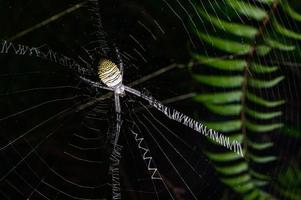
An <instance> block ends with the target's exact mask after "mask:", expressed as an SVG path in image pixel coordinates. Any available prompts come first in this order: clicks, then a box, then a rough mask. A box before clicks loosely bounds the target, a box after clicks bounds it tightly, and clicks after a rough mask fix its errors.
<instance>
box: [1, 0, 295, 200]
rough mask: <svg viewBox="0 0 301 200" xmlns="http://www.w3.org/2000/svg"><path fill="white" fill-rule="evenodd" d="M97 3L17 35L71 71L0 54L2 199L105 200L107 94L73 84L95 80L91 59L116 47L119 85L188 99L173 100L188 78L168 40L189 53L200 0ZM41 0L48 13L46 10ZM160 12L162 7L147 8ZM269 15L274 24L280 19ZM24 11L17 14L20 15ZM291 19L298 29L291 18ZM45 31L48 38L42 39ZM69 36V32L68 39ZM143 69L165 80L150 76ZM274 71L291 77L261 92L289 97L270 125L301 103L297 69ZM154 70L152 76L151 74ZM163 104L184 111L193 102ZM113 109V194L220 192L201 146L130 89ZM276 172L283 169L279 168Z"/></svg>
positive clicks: (291, 117) (211, 195) (286, 143)
mask: <svg viewBox="0 0 301 200" xmlns="http://www.w3.org/2000/svg"><path fill="white" fill-rule="evenodd" d="M95 2H96V1H92V4H88V5H84V6H83V9H80V10H78V11H77V12H75V13H74V14H71V15H69V16H66V17H64V18H63V19H60V20H61V21H60V22H59V23H58V22H56V23H53V24H51V25H48V26H46V27H45V28H43V29H41V30H38V31H36V32H33V33H31V36H30V37H29V36H25V37H24V38H23V39H22V40H21V41H20V43H23V44H28V45H29V46H37V47H41V46H40V45H41V43H42V44H44V43H46V44H47V45H46V47H45V45H44V46H43V47H44V49H43V48H42V49H41V51H44V52H45V53H47V52H48V46H51V48H52V49H59V50H60V51H59V52H60V53H58V55H63V54H65V55H67V56H68V57H70V58H73V59H74V60H75V61H76V62H77V63H80V64H79V65H80V66H81V67H80V68H76V69H74V68H72V67H70V65H69V64H68V65H67V68H66V67H62V66H59V65H60V63H55V62H53V60H52V62H50V61H49V57H48V58H47V59H46V60H44V61H43V60H40V59H38V58H35V57H33V56H30V55H29V56H28V55H27V56H17V55H11V54H9V55H1V66H4V67H1V94H2V95H1V96H0V101H1V105H2V106H1V110H3V111H1V117H0V123H1V125H0V128H1V129H0V133H1V140H0V141H1V168H0V170H1V176H0V178H1V179H0V180H1V184H0V185H1V186H0V195H1V199H111V198H112V197H111V195H112V187H113V185H112V174H111V172H110V170H109V169H110V156H111V152H112V147H111V145H110V140H111V133H112V131H114V127H115V125H116V121H115V120H116V119H115V114H114V102H113V98H112V96H111V95H110V94H108V93H107V92H106V91H104V90H99V89H95V88H92V87H90V86H89V85H87V84H85V83H83V82H82V81H80V80H79V79H78V74H80V75H85V76H87V77H88V78H90V79H92V80H93V79H94V80H96V77H95V75H93V73H92V72H93V71H94V72H95V68H93V66H96V64H97V60H98V59H99V58H100V55H101V56H105V57H109V58H110V59H112V60H113V61H115V62H116V63H119V61H118V57H117V56H118V55H119V54H118V53H116V49H115V47H118V51H119V52H120V55H121V58H122V61H123V63H124V66H125V71H124V83H125V85H130V86H135V87H136V88H138V89H140V90H144V88H146V89H147V90H148V91H152V94H153V96H155V97H156V98H157V99H160V100H161V99H162V100H164V99H166V102H167V103H169V102H174V101H177V100H178V99H180V100H181V99H182V98H184V99H185V97H191V96H192V94H190V93H189V94H188V95H181V94H185V93H187V89H186V88H187V85H189V83H187V82H184V83H183V82H181V79H180V78H181V77H180V76H179V73H178V72H177V70H178V69H177V66H181V65H172V64H171V63H173V62H186V60H185V59H186V57H187V55H186V54H188V53H187V50H186V49H184V48H186V44H185V42H183V44H181V43H180V42H178V43H177V41H180V40H183V41H190V42H189V46H190V47H191V48H192V49H196V50H198V49H200V48H202V47H203V46H204V44H199V43H198V41H196V39H195V38H194V37H195V36H194V34H193V30H191V25H192V27H193V28H192V29H197V28H198V29H199V28H202V29H204V30H205V31H207V29H208V27H207V26H206V25H205V24H204V21H203V19H202V18H201V17H200V16H198V15H197V13H196V9H197V6H204V7H205V1H199V2H193V1H190V0H188V1H187V2H185V3H184V2H182V1H178V0H176V1H167V0H162V1H161V0H160V1H156V2H155V1H140V2H136V1H126V2H121V1H116V2H110V1H108V2H105V1H100V2H98V3H99V8H100V9H99V8H97V7H95ZM213 2H214V1H209V3H210V4H209V5H210V6H212V10H213V12H214V13H215V12H216V13H217V12H221V11H218V8H216V7H214V3H213ZM7 4H8V5H7V6H6V7H5V8H3V9H10V10H14V11H15V12H16V11H17V10H20V9H21V10H22V9H26V8H27V9H28V7H29V8H30V7H31V5H35V6H36V7H38V6H39V5H40V4H42V3H38V2H36V1H31V2H28V3H24V4H22V3H20V4H16V5H10V4H11V3H7ZM47 4H49V5H48V6H49V7H50V8H52V9H49V8H47ZM154 4H156V5H154ZM55 5H58V6H55ZM69 6H70V4H68V2H66V3H65V5H64V6H63V3H61V2H59V3H57V4H55V2H54V3H46V4H45V5H44V6H42V8H43V7H46V8H47V9H45V10H48V9H49V10H51V12H53V13H56V11H60V10H61V9H62V8H63V7H64V8H65V7H69ZM158 7H159V8H161V9H162V10H161V12H155V10H157V9H156V8H158ZM31 10H33V9H31ZM24 12H25V11H24ZM24 12H21V13H24ZM26 12H28V10H27V11H26ZM35 12H37V11H35ZM11 13H14V12H11ZM154 13H156V14H154ZM98 14H99V15H98ZM276 14H277V15H279V16H278V17H279V18H280V19H283V20H285V19H286V17H287V16H283V15H282V13H278V12H277V13H276ZM22 15H25V16H26V17H25V18H24V19H22ZM39 15H41V19H43V18H45V15H42V14H39ZM216 16H218V15H217V14H216ZM98 17H101V19H103V21H102V23H103V24H101V25H103V27H106V28H105V30H103V29H101V28H102V27H100V26H99V24H97V22H99V21H98ZM218 17H220V16H218ZM1 18H3V17H1ZM13 19H14V20H12V22H11V27H13V25H14V24H19V23H18V22H19V21H18V20H20V19H22V21H24V22H26V21H28V22H27V23H24V24H32V22H33V21H36V22H39V21H41V20H39V21H38V20H37V19H34V17H31V16H28V15H27V14H26V13H24V14H20V18H19V19H15V17H14V18H13ZM241 20H242V21H243V22H244V19H241ZM170 21H172V22H174V23H172V24H170ZM289 26H291V27H292V28H297V25H296V24H289ZM74 27H76V29H75V28H74ZM24 28H26V27H24ZM4 30H5V31H4V32H5V33H6V32H9V31H8V30H11V32H9V33H8V34H7V35H12V33H15V32H18V31H16V30H13V28H11V29H10V28H6V29H5V28H4ZM21 30H22V29H21ZM79 30H81V31H79ZM272 30H273V29H272ZM208 31H209V30H208ZM271 34H273V32H272V33H271ZM49 35H51V39H49V38H47V36H48V37H49ZM68 35H72V36H73V37H72V38H70V39H69V38H66V36H68ZM98 36H99V37H98ZM181 37H184V38H181ZM37 38H38V39H37ZM74 38H75V39H74ZM242 42H244V41H242ZM171 43H174V45H175V46H174V45H170V44H171ZM178 49H180V50H178ZM0 50H1V49H0ZM61 53H62V54H61ZM209 53H211V52H208V55H209ZM12 54H14V52H12ZM16 54H18V53H16ZM216 56H218V57H225V56H226V57H227V56H229V55H221V54H217V55H216ZM231 56H233V55H231ZM276 58H277V59H276ZM279 58H281V60H279ZM284 59H287V60H284ZM47 60H48V61H47ZM272 61H273V62H281V63H287V62H288V61H289V62H290V63H297V58H296V57H292V56H291V55H285V54H282V53H280V56H279V55H278V54H276V53H274V54H272V55H271V58H269V59H268V58H267V60H264V61H263V62H264V63H267V64H268V63H270V62H272ZM119 64H120V63H119ZM20 66H23V67H20ZM68 66H69V68H68ZM83 66H84V67H83ZM164 66H169V67H167V68H164ZM181 67H182V66H181ZM79 69H80V72H79ZM84 69H85V70H89V74H88V75H87V74H82V72H83V71H84ZM160 69H161V70H162V69H163V71H160ZM175 69H176V70H175ZM158 70H159V71H158ZM164 70H166V71H164ZM90 71H91V74H90ZM153 72H157V74H164V75H163V77H159V78H157V77H156V76H157V74H156V73H155V74H154V73H153ZM281 74H286V76H287V77H290V79H289V81H288V82H286V83H285V84H283V85H282V87H283V88H277V89H275V91H274V90H273V91H265V90H263V91H261V93H262V94H263V95H264V94H266V95H268V96H271V97H272V98H273V99H274V98H275V99H277V97H280V96H281V97H282V98H283V97H286V100H287V101H288V102H290V103H287V104H286V107H287V108H286V110H287V112H285V114H284V115H283V116H282V117H281V119H279V120H280V121H287V120H288V121H293V122H299V112H292V111H294V110H299V105H298V103H296V102H298V99H300V96H299V94H298V92H297V91H298V85H297V80H298V76H299V75H298V74H299V72H298V70H297V68H296V67H288V68H281ZM175 76H176V77H177V84H179V87H177V88H174V84H173V82H172V81H170V80H175V78H174V77H175ZM153 77H156V79H155V80H152V79H151V78H153ZM183 80H184V79H183ZM205 89H206V88H201V91H205ZM216 92H217V91H216ZM179 95H180V96H179ZM174 96H176V98H173V97H174ZM96 99H97V101H96ZM91 102H92V103H93V106H91V105H90V103H91ZM173 105H174V106H175V107H179V108H182V109H183V110H186V109H187V110H189V109H190V110H191V113H193V105H191V106H187V103H186V104H185V103H175V104H173ZM258 109H259V108H258ZM122 113H123V114H122V117H123V123H122V131H121V140H120V144H121V145H122V150H121V155H122V156H121V158H120V166H119V174H120V175H119V177H120V180H117V182H119V184H120V190H121V198H122V199H200V198H202V199H203V198H204V195H206V199H220V198H221V194H222V192H223V191H222V189H221V188H222V187H219V186H220V183H218V182H216V181H215V180H214V179H213V178H212V176H215V172H213V170H212V168H210V167H211V165H210V161H208V160H207V159H206V158H205V157H204V156H202V153H201V150H202V146H203V145H206V141H204V138H202V137H199V136H196V134H195V133H193V131H190V130H188V129H187V128H186V127H182V126H181V125H179V124H176V123H174V122H171V121H169V120H168V119H166V118H165V116H162V115H161V114H160V113H158V112H156V111H155V110H152V109H151V108H150V107H148V105H147V104H146V102H143V101H142V100H140V99H137V98H135V97H133V96H131V95H128V96H126V97H125V98H124V99H122ZM199 117H200V118H201V119H202V118H203V117H202V116H199ZM204 119H206V118H205V117H204ZM275 140H276V143H277V144H279V145H281V147H279V150H278V151H279V152H278V153H279V154H280V156H281V157H285V156H287V155H289V154H290V152H292V151H294V149H297V148H296V147H297V145H298V142H296V141H292V140H289V139H287V138H285V139H283V137H276V138H275ZM140 141H141V143H140ZM207 145H208V144H207ZM283 149H287V151H283ZM275 151H277V150H275ZM146 152H147V153H146ZM150 161H151V162H150ZM2 163H3V164H2ZM280 164H281V163H280ZM283 168H284V165H283V167H279V168H277V171H281V170H283ZM156 170H157V171H156ZM274 173H275V174H276V172H274ZM117 188H118V187H117ZM272 193H275V191H272ZM116 199H118V198H117V197H116Z"/></svg>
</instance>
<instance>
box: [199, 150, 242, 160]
mask: <svg viewBox="0 0 301 200" xmlns="http://www.w3.org/2000/svg"><path fill="white" fill-rule="evenodd" d="M205 154H206V155H207V156H208V158H209V159H211V160H213V161H216V162H229V161H235V160H240V159H241V156H240V155H239V154H238V153H235V152H232V151H231V152H227V153H223V152H222V153H221V152H218V153H213V152H208V151H207V152H206V151H205Z"/></svg>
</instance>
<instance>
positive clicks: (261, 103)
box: [247, 92, 285, 108]
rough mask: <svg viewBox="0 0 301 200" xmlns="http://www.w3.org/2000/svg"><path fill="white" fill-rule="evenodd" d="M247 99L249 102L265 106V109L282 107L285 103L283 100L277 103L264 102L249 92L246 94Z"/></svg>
mask: <svg viewBox="0 0 301 200" xmlns="http://www.w3.org/2000/svg"><path fill="white" fill-rule="evenodd" d="M247 98H248V100H250V101H251V102H253V103H256V104H259V105H262V106H265V107H267V108H271V107H277V106H280V105H283V104H284V103H285V101H283V100H279V101H269V100H265V99H263V98H261V97H258V96H256V95H255V94H252V93H250V92H247Z"/></svg>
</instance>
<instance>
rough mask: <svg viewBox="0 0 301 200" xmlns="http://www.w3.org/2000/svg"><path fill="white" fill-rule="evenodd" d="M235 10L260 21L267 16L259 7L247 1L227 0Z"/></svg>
mask: <svg viewBox="0 0 301 200" xmlns="http://www.w3.org/2000/svg"><path fill="white" fill-rule="evenodd" d="M226 2H227V3H228V4H229V5H230V6H231V7H232V8H233V9H234V10H235V11H236V12H238V13H240V14H242V15H245V16H247V17H250V18H253V19H255V20H258V21H261V20H263V19H264V18H266V17H267V12H266V11H265V10H263V9H261V8H259V7H256V6H253V5H251V4H249V3H246V2H244V1H240V0H227V1H226Z"/></svg>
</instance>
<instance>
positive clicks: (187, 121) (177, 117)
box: [124, 86, 244, 157]
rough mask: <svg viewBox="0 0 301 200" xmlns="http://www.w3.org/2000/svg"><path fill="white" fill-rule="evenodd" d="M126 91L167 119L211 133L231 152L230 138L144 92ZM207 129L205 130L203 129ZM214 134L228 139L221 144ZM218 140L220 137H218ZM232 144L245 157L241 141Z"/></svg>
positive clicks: (130, 89) (126, 89) (234, 141)
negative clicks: (147, 103) (227, 142)
mask: <svg viewBox="0 0 301 200" xmlns="http://www.w3.org/2000/svg"><path fill="white" fill-rule="evenodd" d="M124 90H125V91H127V92H129V93H131V94H133V95H135V96H138V97H140V98H142V99H144V100H146V101H148V102H149V104H150V105H151V106H152V107H153V108H155V109H157V110H158V111H160V112H162V113H163V114H164V115H165V116H166V117H168V118H169V119H171V120H174V121H177V122H179V123H181V124H183V125H184V126H187V127H188V128H190V129H193V130H195V131H197V132H199V133H202V134H203V135H205V136H208V134H209V133H210V135H209V137H210V138H211V139H212V138H213V140H215V141H216V142H217V143H219V144H220V145H222V146H224V147H225V148H228V149H230V150H232V147H229V146H230V144H229V145H227V144H226V141H230V138H229V137H228V140H226V139H227V138H226V136H223V135H222V134H220V133H218V132H216V131H214V130H213V129H210V128H207V127H206V125H204V124H203V123H201V122H198V121H196V120H194V119H192V118H191V117H189V116H187V115H185V114H183V113H181V112H179V111H177V110H175V109H173V108H170V107H167V106H165V105H163V103H161V102H160V101H157V100H156V99H155V98H153V97H152V96H150V95H147V94H143V93H142V92H140V91H138V90H135V89H133V88H130V87H128V86H124ZM203 127H205V128H203ZM212 132H214V134H217V135H218V136H219V137H220V138H226V139H224V140H223V141H224V142H221V141H222V140H216V139H214V137H213V136H212V135H213V134H211V133H212ZM217 138H218V137H217ZM232 144H236V147H235V148H234V149H233V151H234V152H236V153H237V154H238V155H240V156H241V157H244V153H243V150H242V145H241V143H240V142H239V141H237V140H233V141H232Z"/></svg>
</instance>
